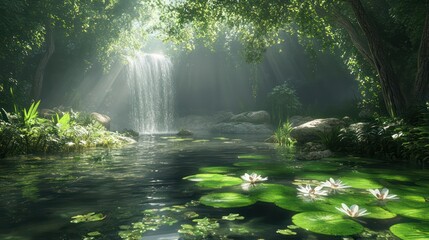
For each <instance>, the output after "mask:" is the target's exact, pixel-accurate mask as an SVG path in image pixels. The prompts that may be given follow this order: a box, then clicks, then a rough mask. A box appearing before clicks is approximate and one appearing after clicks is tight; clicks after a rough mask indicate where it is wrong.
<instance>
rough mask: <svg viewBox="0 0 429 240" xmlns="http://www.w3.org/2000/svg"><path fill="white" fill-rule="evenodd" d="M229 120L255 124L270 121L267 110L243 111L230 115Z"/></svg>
mask: <svg viewBox="0 0 429 240" xmlns="http://www.w3.org/2000/svg"><path fill="white" fill-rule="evenodd" d="M229 121H231V122H247V123H255V124H263V123H270V114H269V113H268V112H267V111H256V112H244V113H240V114H237V115H234V116H232V117H231V118H230V119H229Z"/></svg>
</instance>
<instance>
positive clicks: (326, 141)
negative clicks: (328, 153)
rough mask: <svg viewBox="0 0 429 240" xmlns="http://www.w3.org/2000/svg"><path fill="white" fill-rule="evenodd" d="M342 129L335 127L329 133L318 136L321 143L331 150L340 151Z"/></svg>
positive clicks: (325, 132) (324, 132)
mask: <svg viewBox="0 0 429 240" xmlns="http://www.w3.org/2000/svg"><path fill="white" fill-rule="evenodd" d="M340 133H341V128H340V127H333V128H332V129H330V130H329V131H323V132H321V133H319V134H318V136H319V138H320V142H321V143H322V144H323V145H324V146H325V147H326V148H327V149H330V150H334V151H335V150H338V149H339V148H340V145H341V137H340Z"/></svg>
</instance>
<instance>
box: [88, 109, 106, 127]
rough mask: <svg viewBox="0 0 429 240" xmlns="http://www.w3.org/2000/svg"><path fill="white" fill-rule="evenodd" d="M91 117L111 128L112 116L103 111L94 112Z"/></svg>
mask: <svg viewBox="0 0 429 240" xmlns="http://www.w3.org/2000/svg"><path fill="white" fill-rule="evenodd" d="M91 118H92V119H94V120H95V121H97V122H99V123H100V124H101V125H103V126H104V127H105V128H106V129H107V130H110V117H109V116H107V115H104V114H101V113H97V112H92V113H91Z"/></svg>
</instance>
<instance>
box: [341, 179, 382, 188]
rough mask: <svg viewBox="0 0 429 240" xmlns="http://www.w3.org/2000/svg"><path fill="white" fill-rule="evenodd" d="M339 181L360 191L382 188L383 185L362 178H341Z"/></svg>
mask: <svg viewBox="0 0 429 240" xmlns="http://www.w3.org/2000/svg"><path fill="white" fill-rule="evenodd" d="M340 179H341V181H343V182H344V183H346V184H347V185H349V186H351V187H354V188H360V189H371V188H383V185H381V184H379V183H378V182H376V181H374V180H372V179H368V178H364V177H357V176H356V177H355V176H341V177H340Z"/></svg>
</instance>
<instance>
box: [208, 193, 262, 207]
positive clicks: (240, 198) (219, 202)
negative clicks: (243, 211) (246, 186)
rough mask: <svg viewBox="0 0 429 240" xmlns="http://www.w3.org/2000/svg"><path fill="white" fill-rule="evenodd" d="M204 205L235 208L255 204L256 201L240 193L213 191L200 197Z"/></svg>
mask: <svg viewBox="0 0 429 240" xmlns="http://www.w3.org/2000/svg"><path fill="white" fill-rule="evenodd" d="M200 202H201V203H202V204H204V205H207V206H211V207H215V208H235V207H244V206H249V205H252V204H254V203H255V202H256V201H255V200H254V199H252V198H250V197H248V196H246V195H243V194H239V193H228V192H227V193H212V194H208V195H205V196H202V197H201V198H200Z"/></svg>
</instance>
